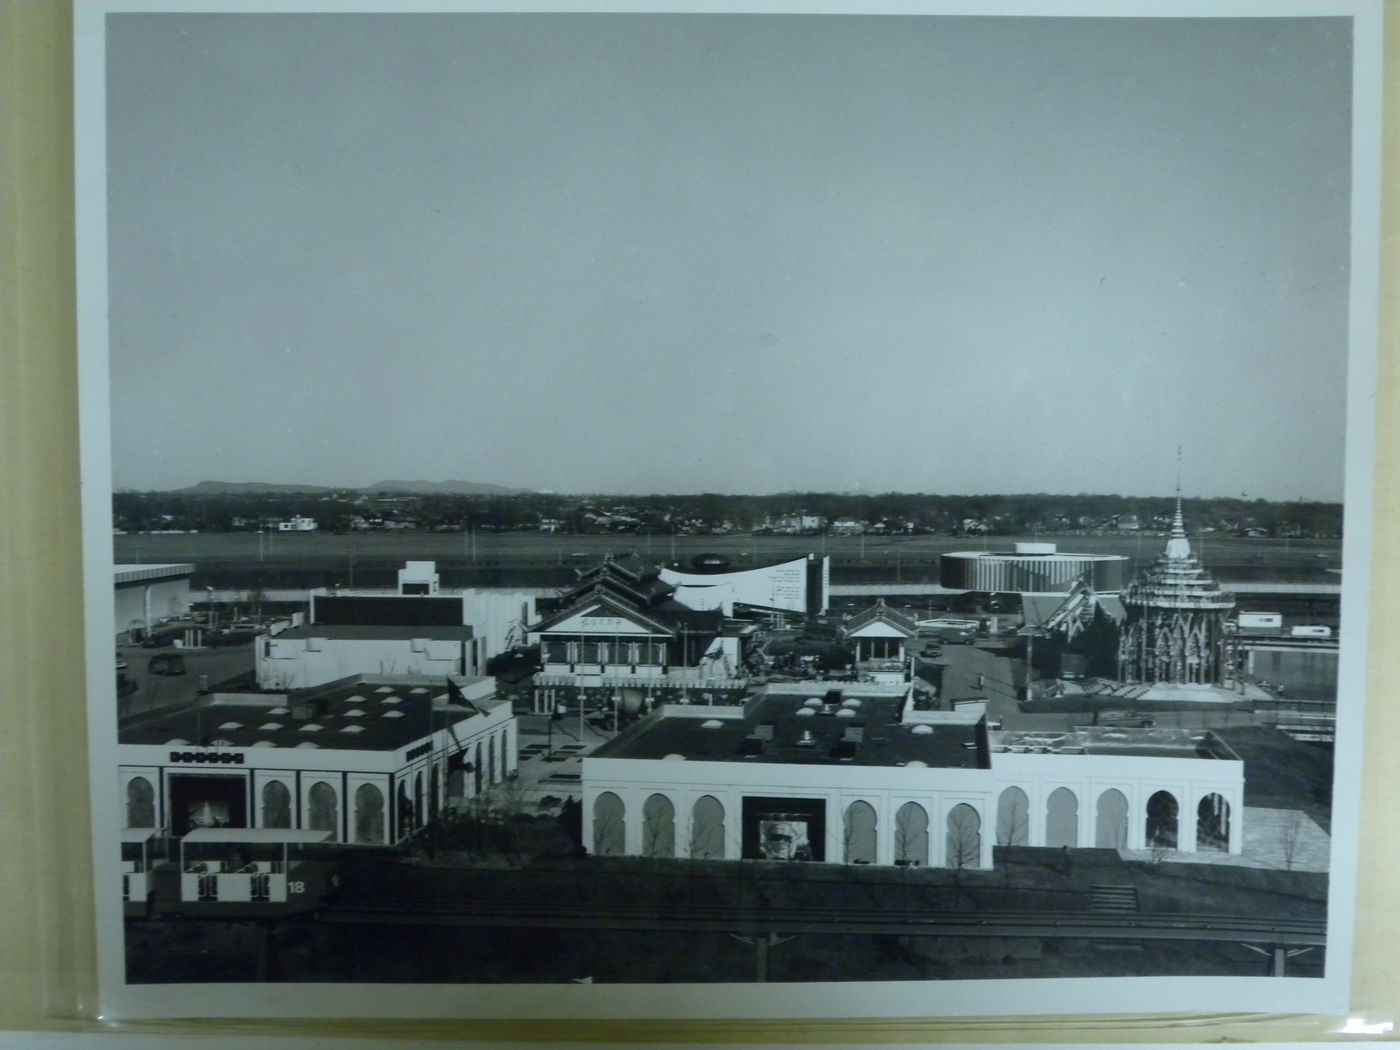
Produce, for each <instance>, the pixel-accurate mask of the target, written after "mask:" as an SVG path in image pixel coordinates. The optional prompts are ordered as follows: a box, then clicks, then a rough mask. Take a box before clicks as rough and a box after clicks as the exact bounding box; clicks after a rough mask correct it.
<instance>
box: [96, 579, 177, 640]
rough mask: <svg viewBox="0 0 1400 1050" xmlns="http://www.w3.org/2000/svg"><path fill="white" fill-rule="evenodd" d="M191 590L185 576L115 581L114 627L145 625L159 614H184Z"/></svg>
mask: <svg viewBox="0 0 1400 1050" xmlns="http://www.w3.org/2000/svg"><path fill="white" fill-rule="evenodd" d="M193 598H194V593H193V592H192V591H191V590H190V579H189V577H188V576H186V577H184V578H182V579H174V580H146V581H141V582H137V583H123V584H118V585H117V588H116V620H115V621H114V622H115V623H116V627H117V631H118V632H119V633H120V632H123V631H128V630H131V628H133V627H146V626H148V625H150V624H153V623H155V622H156V621H157V620H158V619H160V618H161V617H162V616H184V615H185V614H186V613H188V612H189V609H190V601H191V599H193Z"/></svg>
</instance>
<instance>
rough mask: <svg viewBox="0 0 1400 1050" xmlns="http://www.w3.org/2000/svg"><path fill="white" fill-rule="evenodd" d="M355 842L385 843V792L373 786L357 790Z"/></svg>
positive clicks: (361, 786) (368, 785)
mask: <svg viewBox="0 0 1400 1050" xmlns="http://www.w3.org/2000/svg"><path fill="white" fill-rule="evenodd" d="M355 841H356V842H383V841H384V792H382V791H380V790H379V789H378V788H377V787H375V786H374V785H373V784H361V785H360V786H359V787H358V788H356V789H355Z"/></svg>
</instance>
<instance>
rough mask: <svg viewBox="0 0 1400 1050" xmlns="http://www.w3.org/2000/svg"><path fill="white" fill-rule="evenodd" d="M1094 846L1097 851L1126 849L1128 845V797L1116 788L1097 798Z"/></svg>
mask: <svg viewBox="0 0 1400 1050" xmlns="http://www.w3.org/2000/svg"><path fill="white" fill-rule="evenodd" d="M1094 845H1095V846H1097V847H1098V848H1099V849H1126V848H1127V845H1128V797H1127V796H1126V795H1124V794H1123V792H1121V791H1119V790H1118V789H1117V788H1109V789H1108V790H1107V791H1105V792H1104V793H1103V794H1101V795H1100V796H1099V802H1098V807H1097V812H1096V813H1095V819H1094Z"/></svg>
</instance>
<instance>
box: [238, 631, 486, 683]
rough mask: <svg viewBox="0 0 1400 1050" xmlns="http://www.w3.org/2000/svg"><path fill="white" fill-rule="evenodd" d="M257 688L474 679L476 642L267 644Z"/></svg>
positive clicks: (261, 647) (261, 651)
mask: <svg viewBox="0 0 1400 1050" xmlns="http://www.w3.org/2000/svg"><path fill="white" fill-rule="evenodd" d="M256 666H257V678H258V686H259V687H260V688H263V689H304V688H307V687H309V686H315V685H323V684H325V683H326V682H334V681H336V680H337V679H339V678H348V677H349V676H351V675H357V674H367V675H426V676H445V675H449V674H452V675H470V676H475V675H477V674H478V673H479V672H478V667H477V666H476V662H475V661H474V660H473V657H472V639H467V640H465V641H460V640H453V639H443V640H435V639H431V638H412V639H409V638H403V639H360V638H354V639H351V638H287V637H280V636H279V637H276V638H263V639H260V640H259V644H258V645H257V664H256Z"/></svg>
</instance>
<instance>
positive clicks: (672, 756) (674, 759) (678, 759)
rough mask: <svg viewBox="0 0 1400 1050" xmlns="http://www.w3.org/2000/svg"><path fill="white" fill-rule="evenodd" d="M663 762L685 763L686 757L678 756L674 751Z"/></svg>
mask: <svg viewBox="0 0 1400 1050" xmlns="http://www.w3.org/2000/svg"><path fill="white" fill-rule="evenodd" d="M661 761H663V762H684V761H685V756H684V755H678V754H676V753H675V752H674V751H672V752H671V753H670V754H669V755H667V756H666V757H665V758H663V759H662V760H661Z"/></svg>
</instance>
